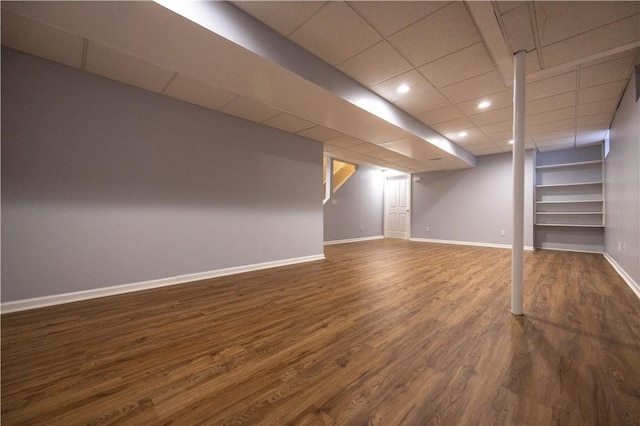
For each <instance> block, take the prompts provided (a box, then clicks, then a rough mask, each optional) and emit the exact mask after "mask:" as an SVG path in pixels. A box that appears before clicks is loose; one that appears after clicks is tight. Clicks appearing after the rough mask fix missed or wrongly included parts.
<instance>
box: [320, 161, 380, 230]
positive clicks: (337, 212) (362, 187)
mask: <svg viewBox="0 0 640 426" xmlns="http://www.w3.org/2000/svg"><path fill="white" fill-rule="evenodd" d="M383 197H384V179H383V176H382V171H380V170H377V169H375V168H373V167H367V166H358V169H357V170H356V172H355V173H354V174H353V175H352V176H351V178H349V180H347V182H345V184H344V185H342V187H340V188H339V189H338V191H336V193H335V194H332V196H331V199H329V201H327V203H326V204H325V205H324V241H325V242H334V241H340V240H351V239H360V238H370V237H380V236H382V234H383V223H382V220H383V208H384V199H383Z"/></svg>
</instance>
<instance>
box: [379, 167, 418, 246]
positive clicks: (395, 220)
mask: <svg viewBox="0 0 640 426" xmlns="http://www.w3.org/2000/svg"><path fill="white" fill-rule="evenodd" d="M410 179H411V176H407V175H403V176H392V177H388V178H387V179H386V181H385V186H384V236H385V238H400V239H403V240H408V239H409V238H410V237H411V180H410Z"/></svg>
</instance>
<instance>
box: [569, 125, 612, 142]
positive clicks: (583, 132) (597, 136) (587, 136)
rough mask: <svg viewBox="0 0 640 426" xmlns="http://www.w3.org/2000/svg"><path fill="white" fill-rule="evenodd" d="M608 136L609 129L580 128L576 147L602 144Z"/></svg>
mask: <svg viewBox="0 0 640 426" xmlns="http://www.w3.org/2000/svg"><path fill="white" fill-rule="evenodd" d="M606 135H607V129H601V128H597V127H592V128H588V127H587V128H579V129H578V134H577V135H576V145H585V144H592V143H597V142H602V141H603V140H604V138H605V137H606Z"/></svg>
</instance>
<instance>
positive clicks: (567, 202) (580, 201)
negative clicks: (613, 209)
mask: <svg viewBox="0 0 640 426" xmlns="http://www.w3.org/2000/svg"><path fill="white" fill-rule="evenodd" d="M601 202H602V200H574V201H571V200H560V201H536V204H578V203H601Z"/></svg>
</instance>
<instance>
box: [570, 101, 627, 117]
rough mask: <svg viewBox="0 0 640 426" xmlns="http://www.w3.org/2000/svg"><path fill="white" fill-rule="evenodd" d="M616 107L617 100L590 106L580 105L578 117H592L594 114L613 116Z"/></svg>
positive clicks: (594, 103)
mask: <svg viewBox="0 0 640 426" xmlns="http://www.w3.org/2000/svg"><path fill="white" fill-rule="evenodd" d="M617 106H618V100H617V99H610V100H608V101H600V102H592V103H590V104H580V105H578V117H582V116H584V115H594V114H603V113H609V114H613V113H614V112H615V111H616V107H617Z"/></svg>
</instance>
